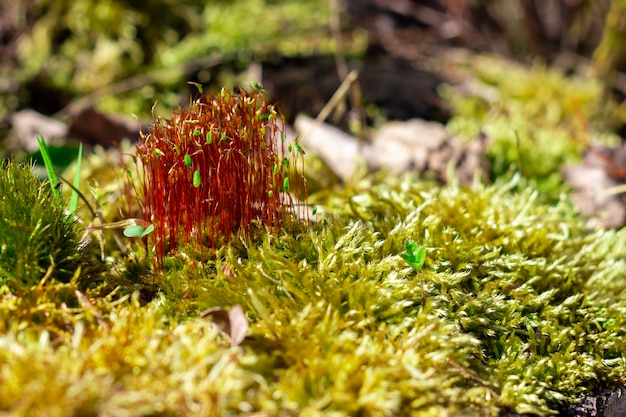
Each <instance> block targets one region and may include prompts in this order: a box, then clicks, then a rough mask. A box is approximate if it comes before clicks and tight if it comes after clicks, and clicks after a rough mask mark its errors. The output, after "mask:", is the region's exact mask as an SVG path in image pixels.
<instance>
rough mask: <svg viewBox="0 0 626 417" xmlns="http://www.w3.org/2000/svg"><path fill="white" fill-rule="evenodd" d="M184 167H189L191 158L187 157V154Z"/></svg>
mask: <svg viewBox="0 0 626 417" xmlns="http://www.w3.org/2000/svg"><path fill="white" fill-rule="evenodd" d="M185 165H187V166H188V167H190V166H191V156H189V154H188V153H186V154H185Z"/></svg>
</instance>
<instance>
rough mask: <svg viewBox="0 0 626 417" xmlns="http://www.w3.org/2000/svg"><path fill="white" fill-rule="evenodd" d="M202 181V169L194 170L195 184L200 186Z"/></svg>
mask: <svg viewBox="0 0 626 417" xmlns="http://www.w3.org/2000/svg"><path fill="white" fill-rule="evenodd" d="M201 182H202V180H201V178H200V171H194V173H193V186H194V187H196V188H198V187H199V186H200V183H201Z"/></svg>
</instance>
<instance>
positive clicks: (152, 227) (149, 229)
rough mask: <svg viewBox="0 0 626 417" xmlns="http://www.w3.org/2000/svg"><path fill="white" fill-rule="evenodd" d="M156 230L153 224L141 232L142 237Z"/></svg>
mask: <svg viewBox="0 0 626 417" xmlns="http://www.w3.org/2000/svg"><path fill="white" fill-rule="evenodd" d="M153 231H154V225H153V224H151V225H150V226H148V227H146V230H144V231H143V232H141V237H144V236H147V235H149V234H150V233H152V232H153Z"/></svg>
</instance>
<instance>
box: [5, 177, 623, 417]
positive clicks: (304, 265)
mask: <svg viewBox="0 0 626 417" xmlns="http://www.w3.org/2000/svg"><path fill="white" fill-rule="evenodd" d="M514 189H521V190H524V191H522V192H519V193H515V192H512V191H511V190H514ZM333 198H334V200H333V201H335V203H333V204H332V205H326V206H325V207H324V209H325V212H327V213H332V214H327V215H326V216H324V217H322V218H320V219H319V221H318V222H317V223H316V224H314V225H312V226H311V227H310V228H306V227H301V228H297V227H296V228H294V229H293V230H292V232H291V233H285V234H283V235H281V236H271V235H270V234H269V233H261V234H259V235H257V236H252V237H244V236H243V235H242V236H240V238H239V240H238V241H237V240H234V241H232V242H231V243H230V244H228V245H226V246H224V247H221V248H218V249H216V251H215V252H214V253H213V255H212V256H211V257H210V260H209V261H208V262H202V261H201V259H202V257H200V256H199V254H198V253H197V252H196V251H197V248H194V247H193V246H189V245H183V246H181V247H180V248H179V250H178V251H177V252H176V253H175V254H173V255H172V256H171V257H169V258H166V260H165V262H164V264H165V267H166V270H164V271H160V272H157V273H153V272H151V271H150V262H149V261H145V262H143V263H142V262H140V265H139V267H137V268H135V269H134V271H133V272H132V274H134V276H135V282H134V284H133V285H132V286H131V287H129V288H135V289H140V290H141V289H142V288H143V290H142V293H144V294H145V291H148V290H151V291H153V292H154V290H158V291H159V292H160V295H157V296H156V297H155V298H154V299H153V301H151V302H149V303H148V304H146V305H142V304H141V303H140V302H139V297H138V295H136V296H135V297H134V298H133V300H129V301H124V298H122V300H120V301H117V302H111V300H112V299H110V300H108V301H107V300H106V299H98V298H96V299H92V304H93V306H92V307H91V308H89V307H88V306H86V305H85V304H84V303H83V304H81V303H80V302H79V303H77V304H76V306H75V307H73V309H74V310H73V314H71V315H68V313H67V312H66V313H65V314H66V319H65V324H64V326H65V328H69V329H71V330H70V331H69V332H67V331H66V332H60V334H61V335H65V336H64V337H62V338H61V339H60V341H57V342H56V344H54V343H52V342H51V341H50V338H47V337H46V336H45V335H46V334H47V332H46V331H42V330H37V328H36V327H32V326H30V325H19V323H15V326H14V327H10V328H7V333H5V334H4V335H2V336H0V347H1V348H0V369H2V372H0V408H2V409H5V410H10V411H19V410H25V412H35V411H37V412H40V413H43V414H41V415H72V414H73V415H78V414H81V415H82V414H96V415H118V414H119V412H121V410H124V409H129V408H132V409H133V410H134V412H135V411H136V415H202V414H212V415H239V414H250V413H256V414H258V415H302V414H316V415H333V416H351V415H363V416H377V415H414V416H440V415H450V416H465V415H483V416H489V415H497V413H498V412H499V411H500V410H502V409H513V410H516V411H517V412H519V413H523V412H530V413H536V414H539V415H547V414H549V413H550V412H551V411H550V410H551V408H550V407H553V406H554V404H555V403H556V402H559V401H564V400H566V399H572V398H574V397H575V396H576V395H581V394H584V393H589V392H591V391H592V390H594V389H595V388H597V387H599V386H611V385H613V384H623V383H625V382H626V380H625V378H624V375H626V363H625V358H624V354H623V352H625V351H626V340H625V339H624V329H626V323H625V321H626V319H625V318H624V317H626V315H624V310H625V309H626V302H625V301H624V300H625V299H624V295H625V294H626V281H625V280H624V278H623V271H624V269H625V266H626V265H624V263H625V260H624V259H625V256H624V255H625V254H626V244H625V243H624V242H626V236H625V235H624V233H625V231H619V232H616V231H614V232H606V231H598V232H594V231H589V230H587V229H586V228H585V225H584V222H583V221H582V219H579V218H578V217H577V216H576V214H575V212H574V211H573V209H572V208H571V206H570V204H569V203H568V202H567V201H566V200H565V199H561V200H560V201H559V202H558V203H557V204H555V205H544V204H542V203H541V202H540V201H539V198H538V193H537V192H536V191H534V190H533V189H532V188H531V187H529V186H528V185H527V184H526V183H524V182H522V181H521V180H520V179H518V178H517V179H514V180H513V181H511V182H509V183H504V182H498V183H497V184H495V185H493V186H488V187H479V188H476V189H474V190H470V189H465V188H459V187H456V186H449V187H447V188H444V189H437V188H432V187H431V186H428V185H426V184H424V183H421V182H418V181H417V180H416V179H415V178H412V177H405V178H402V179H401V180H400V181H396V182H392V183H390V181H388V180H387V181H386V183H385V184H382V183H379V182H376V183H373V184H370V186H369V187H364V189H363V190H362V191H357V192H356V193H355V192H353V191H351V192H346V193H345V194H337V195H335V196H334V197H333ZM407 239H412V240H414V241H415V242H416V243H417V244H418V245H422V246H425V247H426V249H427V254H426V262H425V264H424V266H423V268H422V269H420V270H419V271H416V270H415V269H413V268H412V267H411V266H410V265H409V264H407V263H406V261H405V260H404V259H402V257H401V256H400V254H401V253H402V252H403V251H404V249H405V242H406V240H407ZM139 256H140V258H139V261H141V255H139ZM205 258H206V254H205ZM144 259H145V258H144ZM137 260H138V259H137V258H136V259H135V261H134V262H133V264H135V265H137ZM119 268H122V270H123V267H122V266H120V267H119ZM126 271H127V272H129V273H130V272H131V271H130V269H128V267H127V269H126ZM234 304H241V305H242V306H243V307H244V310H245V311H246V313H247V315H248V318H249V319H250V320H251V330H250V335H249V337H248V338H247V339H246V340H245V341H244V342H243V344H242V346H241V347H240V348H231V347H230V342H229V339H228V338H227V337H226V336H224V335H221V334H220V333H219V332H218V330H217V327H216V326H214V325H212V324H211V323H210V322H208V321H207V320H205V319H200V318H196V317H197V316H198V313H199V312H200V311H202V310H204V309H206V308H209V307H213V306H224V307H228V306H231V305H234ZM13 305H14V304H13ZM3 306H4V309H0V315H1V314H4V315H7V314H9V311H10V310H9V309H8V307H6V306H7V301H4V303H3ZM46 308H48V307H46ZM96 313H97V314H99V316H100V319H98V318H97V316H95V314H96ZM48 325H49V326H50V324H48ZM60 376H61V377H60ZM96 380H97V381H99V382H98V383H95V382H94V381H96ZM35 381H36V382H35ZM50 404H54V407H50Z"/></svg>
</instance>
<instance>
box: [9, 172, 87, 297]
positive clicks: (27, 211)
mask: <svg viewBox="0 0 626 417" xmlns="http://www.w3.org/2000/svg"><path fill="white" fill-rule="evenodd" d="M65 206H66V201H65V200H63V199H61V198H58V197H55V196H54V195H53V194H52V192H51V188H50V185H49V184H47V183H41V182H40V181H39V180H38V179H37V178H36V177H35V176H34V174H33V172H32V166H30V165H19V164H17V163H15V162H12V161H6V162H4V163H2V166H1V172H0V286H4V285H6V286H8V287H9V288H11V289H12V290H13V291H18V292H19V291H20V290H21V289H22V288H27V287H29V286H33V285H36V284H39V282H40V281H41V280H42V279H44V277H45V279H56V280H58V281H61V282H68V281H70V279H71V278H72V277H73V276H74V275H75V274H78V275H80V268H81V267H82V268H83V273H84V274H85V270H87V269H89V268H90V264H91V262H92V259H91V255H92V254H93V251H92V250H91V249H92V246H91V245H90V244H88V243H87V242H86V241H82V240H81V232H80V230H79V228H78V223H77V222H76V221H75V220H74V219H73V218H72V216H69V215H67V214H66V213H65V212H64V210H65V208H64V207H65Z"/></svg>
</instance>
